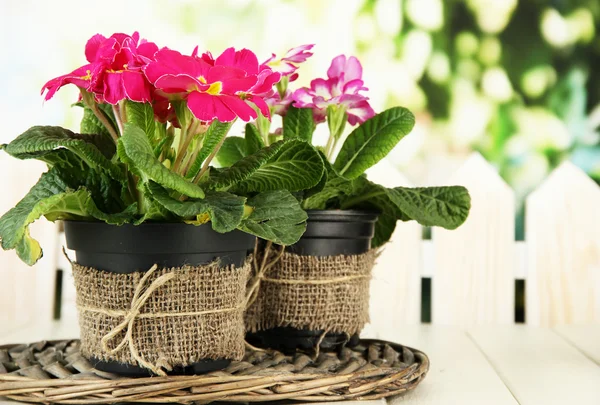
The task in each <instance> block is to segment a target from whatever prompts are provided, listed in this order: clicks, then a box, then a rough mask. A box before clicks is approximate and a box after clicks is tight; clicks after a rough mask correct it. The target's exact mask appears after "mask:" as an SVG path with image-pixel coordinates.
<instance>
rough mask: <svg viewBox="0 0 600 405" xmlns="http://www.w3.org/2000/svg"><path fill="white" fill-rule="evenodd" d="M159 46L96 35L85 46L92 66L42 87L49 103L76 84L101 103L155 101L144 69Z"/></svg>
mask: <svg viewBox="0 0 600 405" xmlns="http://www.w3.org/2000/svg"><path fill="white" fill-rule="evenodd" d="M156 51H158V47H157V46H156V44H154V43H153V42H147V41H145V40H142V41H140V36H139V34H138V33H137V32H134V33H133V35H126V34H120V33H117V34H113V35H112V36H110V37H109V38H106V37H104V36H103V35H100V34H96V35H94V36H93V37H92V38H90V39H89V40H88V42H87V44H86V46H85V56H86V59H87V61H88V62H89V64H87V65H85V66H82V67H80V68H78V69H76V70H74V71H73V72H71V73H69V74H67V75H64V76H59V77H57V78H55V79H52V80H50V81H48V83H46V84H45V85H44V87H43V88H42V93H43V92H44V91H46V90H47V93H46V96H45V99H46V100H49V99H50V98H52V96H54V94H55V93H56V91H57V90H58V89H60V88H61V87H62V86H64V85H65V84H75V85H77V86H79V87H81V88H83V89H84V90H87V91H90V92H92V93H93V94H94V95H95V98H96V100H98V101H99V102H106V103H109V104H117V103H118V102H119V101H121V100H124V99H128V100H132V101H137V102H149V101H151V100H152V92H153V88H152V86H151V85H150V83H149V82H148V80H146V78H145V77H144V74H143V72H142V67H144V66H145V65H146V64H147V63H148V62H150V61H151V60H152V58H153V56H154V53H156Z"/></svg>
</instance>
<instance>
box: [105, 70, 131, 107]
mask: <svg viewBox="0 0 600 405" xmlns="http://www.w3.org/2000/svg"><path fill="white" fill-rule="evenodd" d="M102 94H103V95H104V101H106V102H107V103H108V104H113V105H115V104H117V103H118V102H119V101H121V100H124V99H125V98H127V94H126V93H125V86H123V75H122V74H121V73H108V72H107V73H106V75H105V77H104V89H103V92H102Z"/></svg>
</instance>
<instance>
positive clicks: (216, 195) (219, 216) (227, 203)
mask: <svg viewBox="0 0 600 405" xmlns="http://www.w3.org/2000/svg"><path fill="white" fill-rule="evenodd" d="M148 190H149V191H150V193H151V194H152V197H154V199H155V200H156V201H157V202H158V203H159V204H161V205H162V206H163V207H164V208H166V209H167V210H169V211H171V212H172V213H174V214H175V215H177V216H178V217H181V218H183V219H188V218H195V217H197V216H199V215H202V214H208V216H209V217H210V220H211V223H212V227H213V229H214V230H215V231H217V232H221V233H225V232H230V231H232V230H234V229H235V228H237V226H238V225H239V224H240V222H241V221H242V218H243V216H244V203H245V202H246V198H244V197H239V196H237V195H234V194H230V193H227V192H223V191H216V192H214V191H209V192H207V193H206V197H205V198H204V199H202V200H197V199H188V200H186V201H180V200H177V199H174V198H172V197H171V196H170V195H169V192H168V191H167V190H165V189H164V188H163V187H161V186H160V185H158V184H157V183H155V182H153V181H150V182H149V183H148Z"/></svg>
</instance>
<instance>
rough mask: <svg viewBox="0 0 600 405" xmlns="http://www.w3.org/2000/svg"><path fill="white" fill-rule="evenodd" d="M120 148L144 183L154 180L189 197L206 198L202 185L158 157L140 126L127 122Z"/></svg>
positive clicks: (130, 167) (121, 154)
mask: <svg viewBox="0 0 600 405" xmlns="http://www.w3.org/2000/svg"><path fill="white" fill-rule="evenodd" d="M119 148H120V149H119V156H120V157H121V158H124V159H125V163H127V164H128V166H129V169H130V170H132V171H133V172H134V173H135V174H136V175H138V176H139V177H140V178H141V180H142V181H143V182H144V183H147V182H148V181H149V180H153V181H155V182H157V183H158V184H160V185H162V186H164V187H166V188H169V189H173V190H175V191H178V192H180V193H182V194H185V195H187V196H189V197H194V198H204V191H202V189H201V188H200V187H198V186H197V185H196V184H194V183H192V182H190V181H188V180H186V179H185V178H183V177H182V176H180V175H179V174H177V173H174V172H172V171H170V170H169V169H167V168H166V167H165V166H164V165H163V164H162V163H161V162H160V161H159V160H158V159H157V158H156V156H155V155H154V151H153V150H152V146H151V145H150V142H149V141H148V138H146V135H145V134H144V132H143V131H142V130H141V129H139V128H138V127H136V126H134V125H131V124H125V129H124V131H123V136H122V137H121V138H120V145H119Z"/></svg>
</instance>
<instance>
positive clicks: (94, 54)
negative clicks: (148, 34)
mask: <svg viewBox="0 0 600 405" xmlns="http://www.w3.org/2000/svg"><path fill="white" fill-rule="evenodd" d="M85 55H86V58H87V61H88V64H86V65H84V66H82V67H80V68H78V69H75V70H74V71H73V72H71V73H69V74H66V75H63V76H59V77H57V78H55V79H52V80H50V81H49V82H48V83H46V84H45V85H44V86H43V88H42V93H43V92H44V91H46V95H45V99H46V100H49V99H50V98H52V96H54V94H55V93H56V91H57V90H58V89H60V88H61V87H62V86H64V85H66V84H75V85H76V86H78V87H80V88H81V89H83V90H85V91H87V92H90V93H92V94H93V95H94V97H95V99H96V101H97V102H99V103H109V104H113V105H114V104H117V103H119V102H120V101H121V100H132V101H136V102H150V103H152V104H153V106H154V109H155V113H156V115H157V117H158V119H159V120H163V121H164V120H165V119H167V117H169V115H170V114H171V108H170V105H169V102H170V101H172V100H186V101H187V103H188V107H189V109H190V110H191V112H192V113H193V114H194V116H196V118H197V119H199V120H201V121H207V122H209V121H212V120H214V119H218V120H219V121H222V122H228V121H232V120H234V119H235V118H236V117H239V118H241V119H242V120H244V121H249V120H251V119H255V118H257V115H258V114H257V109H258V110H259V111H260V112H261V113H262V114H263V115H265V116H266V117H269V116H270V112H269V107H268V105H267V104H266V103H265V101H264V99H265V98H267V97H270V96H272V95H273V94H274V90H273V86H274V85H275V84H276V83H278V82H279V80H280V79H281V75H282V74H281V73H279V72H275V71H273V69H271V68H270V67H269V66H267V65H266V64H264V63H263V64H260V63H259V62H258V59H257V57H256V55H255V54H254V53H253V52H252V51H249V50H247V49H242V50H239V51H236V50H235V49H233V48H229V49H226V50H225V51H224V52H223V53H222V54H221V55H219V56H218V57H217V58H213V56H212V55H211V54H210V53H209V52H206V53H204V54H202V55H198V50H197V48H196V49H195V50H194V52H193V53H192V55H182V54H181V53H180V52H177V51H174V50H171V49H168V48H162V49H160V50H159V48H158V46H157V45H156V44H155V43H153V42H148V41H145V40H141V41H140V38H139V34H138V33H137V32H136V33H134V34H133V35H131V36H130V35H126V34H114V35H112V36H111V37H109V38H106V37H104V36H102V35H100V34H97V35H94V36H93V37H92V38H91V39H90V40H89V41H88V42H87V45H86V47H85ZM254 107H256V109H255V108H254Z"/></svg>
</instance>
